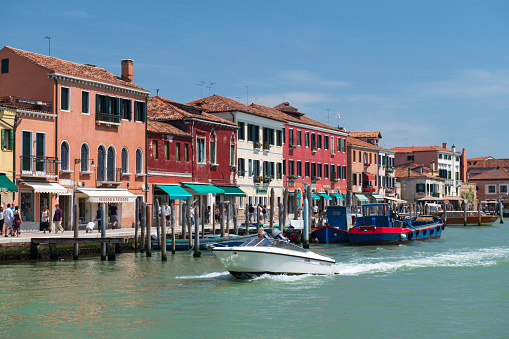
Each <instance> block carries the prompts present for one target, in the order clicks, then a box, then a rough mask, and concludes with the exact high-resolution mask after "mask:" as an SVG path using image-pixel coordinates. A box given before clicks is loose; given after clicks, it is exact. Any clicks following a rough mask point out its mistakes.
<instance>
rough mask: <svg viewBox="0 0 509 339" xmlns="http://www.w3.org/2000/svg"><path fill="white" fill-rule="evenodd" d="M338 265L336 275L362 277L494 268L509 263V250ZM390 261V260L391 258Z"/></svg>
mask: <svg viewBox="0 0 509 339" xmlns="http://www.w3.org/2000/svg"><path fill="white" fill-rule="evenodd" d="M387 259H388V258H384V261H379V262H366V261H367V260H373V258H371V259H366V258H364V259H363V260H362V261H359V262H351V263H337V264H336V273H337V274H340V275H361V274H372V273H392V272H396V271H400V270H411V269H415V268H423V267H473V266H492V265H496V264H497V263H500V262H502V261H509V248H500V247H499V248H496V247H495V248H485V249H479V250H476V251H472V250H471V249H470V250H464V251H461V250H460V251H455V252H449V253H439V254H436V255H433V256H430V255H429V254H425V253H421V254H420V255H419V254H417V257H413V258H410V259H400V258H394V261H387ZM389 259H390V258H389Z"/></svg>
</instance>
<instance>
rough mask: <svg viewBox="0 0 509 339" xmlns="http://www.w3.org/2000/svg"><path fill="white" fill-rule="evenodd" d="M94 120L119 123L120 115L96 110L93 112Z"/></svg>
mask: <svg viewBox="0 0 509 339" xmlns="http://www.w3.org/2000/svg"><path fill="white" fill-rule="evenodd" d="M95 121H97V122H103V123H110V124H120V115H117V114H110V113H99V112H97V113H96V114H95Z"/></svg>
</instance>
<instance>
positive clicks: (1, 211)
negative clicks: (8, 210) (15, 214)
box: [0, 206, 4, 235]
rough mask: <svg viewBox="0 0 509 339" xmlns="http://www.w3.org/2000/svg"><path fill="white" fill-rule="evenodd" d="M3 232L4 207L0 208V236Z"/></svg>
mask: <svg viewBox="0 0 509 339" xmlns="http://www.w3.org/2000/svg"><path fill="white" fill-rule="evenodd" d="M3 232H4V207H3V206H0V235H2V234H3Z"/></svg>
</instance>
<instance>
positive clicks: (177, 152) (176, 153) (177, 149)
mask: <svg viewBox="0 0 509 339" xmlns="http://www.w3.org/2000/svg"><path fill="white" fill-rule="evenodd" d="M175 161H180V142H176V143H175Z"/></svg>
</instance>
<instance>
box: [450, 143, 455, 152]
mask: <svg viewBox="0 0 509 339" xmlns="http://www.w3.org/2000/svg"><path fill="white" fill-rule="evenodd" d="M451 149H452V152H453V153H456V146H454V144H452V148H451Z"/></svg>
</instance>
